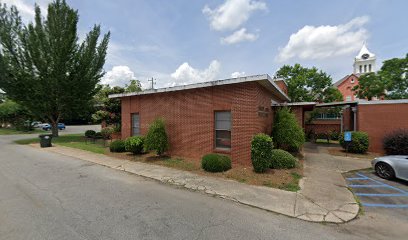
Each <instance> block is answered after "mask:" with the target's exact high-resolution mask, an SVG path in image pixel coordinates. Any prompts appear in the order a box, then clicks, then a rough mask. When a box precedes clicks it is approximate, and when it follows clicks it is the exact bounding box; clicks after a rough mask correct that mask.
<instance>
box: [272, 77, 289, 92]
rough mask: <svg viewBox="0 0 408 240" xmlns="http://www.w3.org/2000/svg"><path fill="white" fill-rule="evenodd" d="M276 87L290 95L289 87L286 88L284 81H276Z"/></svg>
mask: <svg viewBox="0 0 408 240" xmlns="http://www.w3.org/2000/svg"><path fill="white" fill-rule="evenodd" d="M275 83H276V85H278V87H279V88H280V89H281V90H282V91H283V92H284V93H285V94H286V95H288V86H286V83H285V82H284V81H283V80H276V81H275Z"/></svg>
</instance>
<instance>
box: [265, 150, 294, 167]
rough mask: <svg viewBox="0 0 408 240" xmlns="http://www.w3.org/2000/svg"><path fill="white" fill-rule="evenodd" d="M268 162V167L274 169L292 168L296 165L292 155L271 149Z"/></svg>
mask: <svg viewBox="0 0 408 240" xmlns="http://www.w3.org/2000/svg"><path fill="white" fill-rule="evenodd" d="M270 160H271V162H270V167H271V168H274V169H281V168H294V167H296V165H297V164H298V160H297V159H296V158H295V157H294V156H292V154H290V153H289V152H286V151H285V150H282V149H273V150H272V155H271V158H270Z"/></svg>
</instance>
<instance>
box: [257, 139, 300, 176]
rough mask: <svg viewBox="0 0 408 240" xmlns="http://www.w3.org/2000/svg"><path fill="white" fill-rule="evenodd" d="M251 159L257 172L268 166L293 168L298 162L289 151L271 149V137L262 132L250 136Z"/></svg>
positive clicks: (263, 170)
mask: <svg viewBox="0 0 408 240" xmlns="http://www.w3.org/2000/svg"><path fill="white" fill-rule="evenodd" d="M251 160H252V166H253V167H254V171H255V172H257V173H262V172H265V171H266V170H267V169H268V168H274V169H281V168H294V167H296V166H297V164H298V160H297V159H296V158H295V157H294V156H293V155H292V154H290V153H289V152H287V151H285V150H282V149H273V142H272V138H271V137H269V136H268V135H266V134H263V133H260V134H257V135H255V136H254V137H253V138H252V142H251Z"/></svg>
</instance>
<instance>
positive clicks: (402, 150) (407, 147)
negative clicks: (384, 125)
mask: <svg viewBox="0 0 408 240" xmlns="http://www.w3.org/2000/svg"><path fill="white" fill-rule="evenodd" d="M383 146H384V150H385V152H386V153H387V154H388V155H408V129H397V130H395V131H393V132H391V133H389V134H387V135H386V136H385V137H384V140H383Z"/></svg>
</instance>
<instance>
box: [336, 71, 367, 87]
mask: <svg viewBox="0 0 408 240" xmlns="http://www.w3.org/2000/svg"><path fill="white" fill-rule="evenodd" d="M352 75H354V76H356V77H358V78H359V77H360V75H361V74H359V73H352V74H349V75H346V76H345V77H343V78H342V79H340V80H338V81H337V82H335V83H333V86H334V87H338V86H340V84H342V83H343V82H344V81H345V80H347V79H348V78H349V77H351V76H352Z"/></svg>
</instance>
